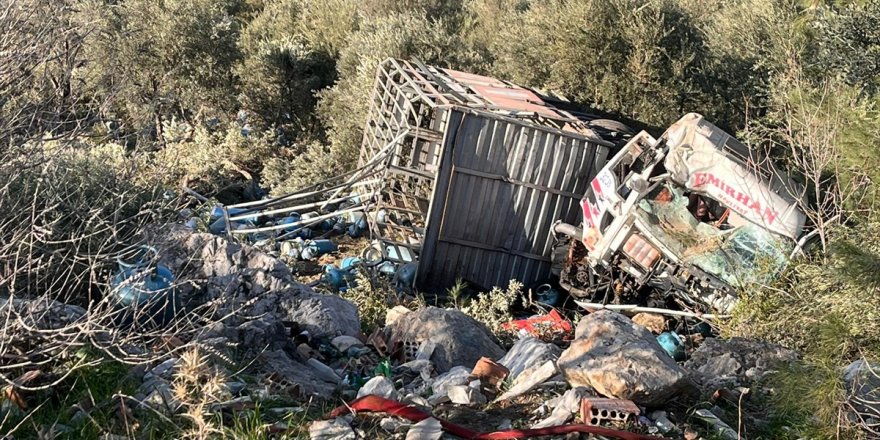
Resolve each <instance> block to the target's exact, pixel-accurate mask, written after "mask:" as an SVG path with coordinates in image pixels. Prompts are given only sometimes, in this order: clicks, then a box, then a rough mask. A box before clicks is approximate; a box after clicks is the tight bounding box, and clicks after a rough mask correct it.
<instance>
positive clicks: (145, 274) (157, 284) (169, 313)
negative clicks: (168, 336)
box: [110, 246, 180, 326]
mask: <svg viewBox="0 0 880 440" xmlns="http://www.w3.org/2000/svg"><path fill="white" fill-rule="evenodd" d="M156 257H157V252H156V250H155V249H154V248H152V247H149V246H142V247H140V248H139V249H138V251H137V253H136V254H135V255H134V256H132V257H131V258H128V259H125V258H123V257H121V256H120V257H119V258H117V260H116V261H117V264H118V265H119V272H117V274H116V275H115V276H114V277H113V279H112V280H111V281H110V286H111V287H112V288H113V290H112V291H111V299H112V301H113V302H114V307H115V308H116V309H117V310H118V311H119V312H120V313H119V315H118V316H119V318H118V319H117V323H118V324H120V325H123V326H127V325H131V324H133V323H135V322H137V323H138V324H141V325H147V324H155V325H159V326H165V325H167V324H168V323H169V322H171V320H172V319H174V315H175V314H176V313H177V311H178V310H179V309H180V306H179V304H178V300H177V295H176V294H175V292H174V288H173V284H174V274H173V273H171V270H170V269H168V268H167V267H165V266H163V265H161V264H156V263H154V260H155V259H156Z"/></svg>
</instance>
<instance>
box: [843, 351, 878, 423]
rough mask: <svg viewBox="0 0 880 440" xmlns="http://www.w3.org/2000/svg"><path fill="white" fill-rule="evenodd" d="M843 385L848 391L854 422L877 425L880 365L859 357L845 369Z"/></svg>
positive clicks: (849, 417) (850, 411)
mask: <svg viewBox="0 0 880 440" xmlns="http://www.w3.org/2000/svg"><path fill="white" fill-rule="evenodd" d="M843 385H844V389H845V390H846V392H847V400H848V402H847V403H849V407H850V408H849V412H848V414H847V418H848V419H849V420H850V421H851V422H853V423H864V424H866V425H868V426H877V425H878V423H880V365H878V364H875V363H871V362H868V361H866V360H864V359H859V360H857V361H855V362H853V363H851V364H849V365H848V366H847V367H846V368H845V369H844V370H843Z"/></svg>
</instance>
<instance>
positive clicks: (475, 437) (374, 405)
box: [330, 395, 663, 440]
mask: <svg viewBox="0 0 880 440" xmlns="http://www.w3.org/2000/svg"><path fill="white" fill-rule="evenodd" d="M357 411H362V412H379V413H385V414H390V415H393V416H397V417H401V418H404V419H407V420H410V421H412V422H420V421H422V420H425V419H427V418H429V417H431V416H430V415H428V414H426V413H424V412H422V411H421V410H419V409H417V408H414V407H412V406H409V405H406V404H403V403H400V402H397V401H394V400H388V399H385V398H382V397H379V396H372V395H371V396H365V397H361V398H360V399H357V400H355V401H354V402H351V403H350V404H348V405H343V406H340V407H339V408H336V409H334V410H333V411H331V412H330V417H339V416H341V415H343V414H347V413H349V412H357ZM440 425H442V426H443V429H444V430H445V431H446V432H448V433H450V434H453V435H456V436H458V437H461V438H464V439H467V440H501V439H511V440H513V439H526V438H531V437H539V436H543V435H560V434H567V433H569V432H583V433H586V434H596V435H602V436H605V437H611V438H617V439H621V440H663V438H662V437H653V436H649V435H642V434H635V433H632V432H627V431H618V430H615V429H608V428H603V427H601V426H593V425H562V426H552V427H549V428H540V429H510V430H507V431H496V432H476V431H471V430H470V429H467V428H465V427H463V426H459V425H456V424H453V423H449V422H447V421H445V420H440Z"/></svg>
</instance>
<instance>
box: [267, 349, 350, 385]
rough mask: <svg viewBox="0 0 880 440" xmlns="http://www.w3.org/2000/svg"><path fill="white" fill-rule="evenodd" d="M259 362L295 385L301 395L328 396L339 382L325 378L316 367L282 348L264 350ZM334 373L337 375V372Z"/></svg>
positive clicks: (275, 374) (274, 374)
mask: <svg viewBox="0 0 880 440" xmlns="http://www.w3.org/2000/svg"><path fill="white" fill-rule="evenodd" d="M257 362H259V363H260V364H261V369H262V370H265V371H270V372H271V374H272V375H273V376H278V377H280V378H281V379H283V380H284V381H286V382H288V383H290V384H292V385H295V387H296V389H297V394H299V395H300V396H309V395H319V396H328V395H330V394H332V393H333V390H334V389H335V388H336V384H337V383H338V382H334V381H332V380H324V379H323V378H322V376H321V375H320V374H319V373H318V372H317V371H315V369H314V368H310V367H309V366H307V365H306V364H304V363H302V362H300V361H299V360H297V359H295V358H293V357H291V356H289V355H288V354H287V353H285V352H284V351H282V350H272V351H266V352H263V353H261V354H260V356H259V357H258V358H257ZM325 367H326V366H325ZM327 369H329V367H327ZM330 371H332V370H330ZM333 374H334V375H335V374H336V373H333ZM337 377H338V376H337Z"/></svg>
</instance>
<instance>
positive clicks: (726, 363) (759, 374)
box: [684, 338, 797, 395]
mask: <svg viewBox="0 0 880 440" xmlns="http://www.w3.org/2000/svg"><path fill="white" fill-rule="evenodd" d="M796 360H797V354H796V353H795V352H793V351H791V350H789V349H787V348H784V347H782V346H779V345H776V344H771V343H767V342H761V341H754V340H749V339H745V338H732V339H720V338H709V339H706V340H705V341H703V344H702V345H700V346H699V347H698V348H697V349H696V350H694V352H693V353H691V357H690V359H688V361H687V362H685V364H684V367H685V369H686V370H688V372H689V374H690V377H691V378H692V379H693V380H694V382H696V383H697V385H699V386H700V389H701V390H702V391H703V394H705V395H708V394H711V393H713V392H714V391H715V390H716V389H718V388H721V387H735V386H740V385H744V386H748V385H749V384H751V383H752V382H754V381H755V380H760V379H761V378H763V377H764V376H765V375H766V374H767V373H768V372H770V371H773V370H774V369H776V368H778V367H779V366H780V365H782V364H787V363H791V362H794V361H796Z"/></svg>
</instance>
